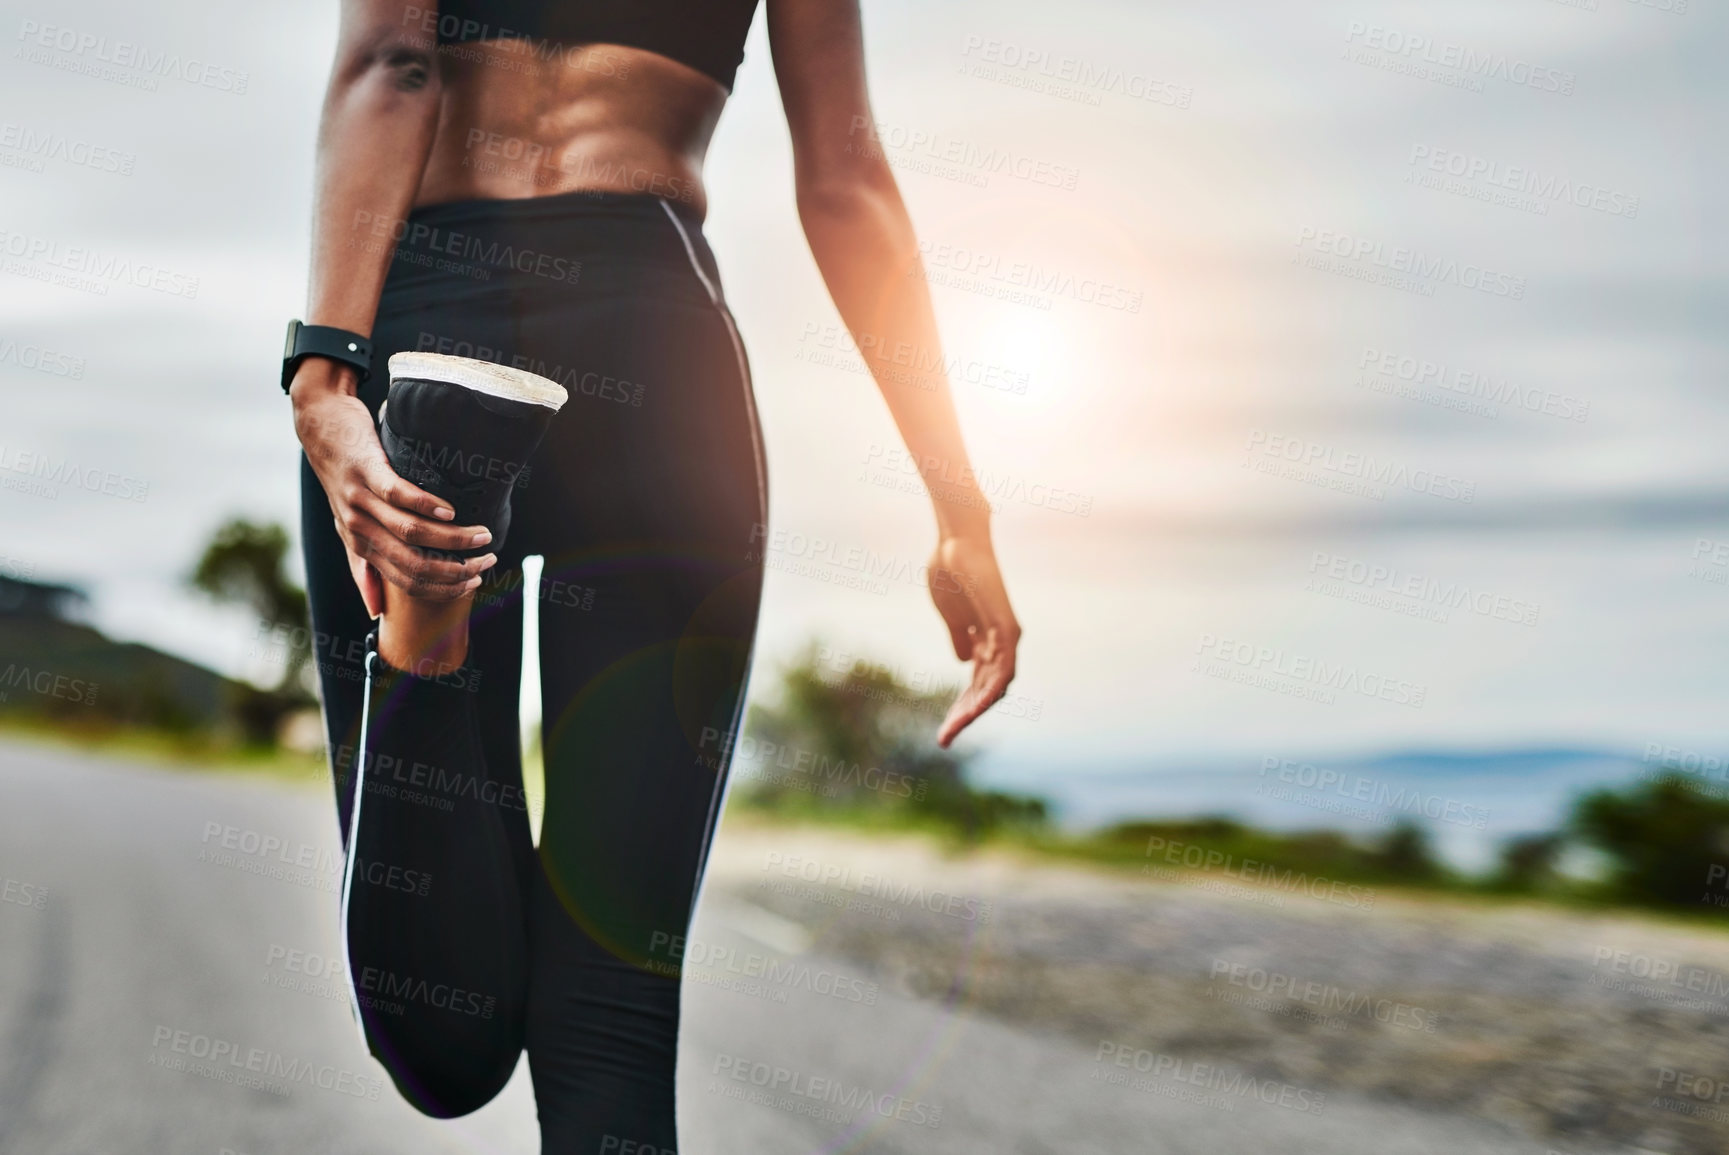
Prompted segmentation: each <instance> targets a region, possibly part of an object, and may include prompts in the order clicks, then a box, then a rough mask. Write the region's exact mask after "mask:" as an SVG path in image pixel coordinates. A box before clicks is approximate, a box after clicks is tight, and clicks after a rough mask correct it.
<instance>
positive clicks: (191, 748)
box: [0, 714, 329, 784]
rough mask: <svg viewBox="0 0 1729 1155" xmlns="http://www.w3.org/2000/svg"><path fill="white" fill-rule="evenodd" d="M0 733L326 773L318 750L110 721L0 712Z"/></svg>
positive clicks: (99, 750)
mask: <svg viewBox="0 0 1729 1155" xmlns="http://www.w3.org/2000/svg"><path fill="white" fill-rule="evenodd" d="M0 737H4V738H6V739H7V740H9V741H16V742H25V743H29V744H31V745H36V746H48V747H53V748H56V749H61V750H77V751H79V752H81V753H87V754H101V755H106V756H109V757H115V758H125V759H129V760H133V761H138V762H145V763H148V764H150V765H153V766H161V767H164V768H166V769H172V770H186V771H194V772H223V773H240V774H253V775H258V776H260V777H267V778H271V779H275V780H279V781H285V782H294V783H299V784H308V783H315V782H322V781H327V780H328V778H329V772H328V770H327V769H326V768H325V764H324V757H323V755H322V754H319V753H301V752H297V751H293V750H284V749H279V748H271V747H260V746H247V745H244V744H241V743H238V742H234V741H231V740H225V739H221V738H217V737H213V736H211V735H208V734H198V733H188V734H176V733H169V732H165V731H160V730H147V729H142V728H138V727H130V726H118V725H114V724H112V723H98V724H72V723H67V722H64V721H60V720H45V719H38V718H31V717H28V716H21V715H17V714H0Z"/></svg>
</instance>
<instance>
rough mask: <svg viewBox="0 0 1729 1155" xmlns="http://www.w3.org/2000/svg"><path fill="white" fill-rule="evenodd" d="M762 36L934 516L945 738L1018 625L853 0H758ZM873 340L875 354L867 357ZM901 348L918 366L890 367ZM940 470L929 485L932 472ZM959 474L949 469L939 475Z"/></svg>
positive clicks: (825, 256)
mask: <svg viewBox="0 0 1729 1155" xmlns="http://www.w3.org/2000/svg"><path fill="white" fill-rule="evenodd" d="M768 30H769V41H770V45H771V47H772V49H773V53H774V64H775V76H776V78H777V80H778V82H779V84H780V93H781V103H782V104H783V105H785V107H786V116H787V125H788V127H789V128H790V129H791V131H792V144H793V170H794V177H795V180H796V181H797V189H798V211H799V220H800V222H801V223H802V224H803V225H804V231H805V236H806V237H807V238H808V239H809V241H810V248H811V254H812V255H813V256H814V257H815V258H816V263H817V268H818V269H819V270H820V271H821V273H822V276H823V280H824V282H826V283H827V285H828V288H829V293H830V295H831V296H832V297H833V298H834V302H835V307H836V308H837V309H839V310H840V314H841V319H842V320H843V321H845V322H846V325H847V328H848V329H849V330H850V331H851V332H852V335H853V340H854V342H855V343H856V344H857V345H858V347H859V348H860V350H861V351H865V352H866V357H865V360H866V363H867V365H868V367H869V368H870V370H871V373H872V376H873V377H875V379H876V382H877V387H878V389H880V390H881V391H882V396H883V400H884V402H886V403H887V405H888V408H889V413H890V415H891V416H893V418H894V422H895V427H896V428H897V429H899V430H900V434H901V438H902V439H903V440H904V441H905V442H906V446H907V449H908V451H909V452H911V454H912V455H913V457H914V459H915V460H916V461H918V462H919V471H920V473H921V475H923V476H924V477H925V486H926V489H927V490H928V491H929V492H930V496H931V504H932V506H933V507H934V510H935V513H936V522H937V546H936V552H935V555H934V556H933V558H932V560H931V565H930V584H931V598H932V600H933V601H934V602H935V603H936V607H937V610H938V612H939V613H941V614H942V616H943V620H944V621H945V622H946V623H947V624H948V628H949V636H950V640H951V641H952V642H953V643H954V648H955V656H957V657H958V658H960V659H961V660H962V661H968V660H970V661H972V663H973V672H972V679H971V682H970V684H969V685H968V687H967V688H966V690H965V691H963V692H962V694H961V696H960V697H959V698H958V699H957V700H956V702H955V704H954V706H953V708H951V709H950V711H949V714H948V717H947V718H945V719H944V720H943V723H942V726H941V727H940V728H939V730H938V733H937V741H938V742H939V743H940V744H941V745H943V746H947V745H948V744H949V743H950V742H951V741H952V740H953V739H954V737H955V735H956V734H958V733H960V731H961V730H962V729H964V728H965V727H966V726H967V725H968V724H969V723H971V722H972V721H973V720H974V719H975V718H977V717H978V716H979V715H980V714H982V713H984V712H985V710H986V709H988V708H989V707H990V705H991V704H992V703H993V702H995V701H997V700H998V699H999V698H1001V697H1002V696H1003V693H1004V692H1005V691H1006V690H1007V689H1008V685H1009V682H1010V681H1011V680H1012V679H1013V678H1014V674H1015V649H1016V646H1017V645H1018V643H1019V641H1020V632H1021V631H1020V625H1019V623H1018V622H1016V620H1015V615H1014V611H1013V610H1012V609H1011V608H1010V606H1009V600H1008V594H1007V592H1006V591H1005V589H1004V588H1003V581H1002V576H1001V574H1000V573H999V571H998V569H997V562H996V555H995V551H994V549H993V548H992V545H991V532H990V506H989V504H988V503H987V502H986V501H985V499H984V495H983V494H982V493H981V492H980V491H979V488H978V485H977V482H976V481H975V480H974V479H973V474H972V468H971V465H970V463H969V462H968V460H967V451H966V445H965V443H964V442H963V441H962V439H961V430H960V422H959V420H958V419H957V417H956V415H955V407H954V400H953V398H952V397H951V396H950V393H949V386H948V381H947V379H946V377H945V376H944V374H943V370H942V364H943V360H942V346H941V341H940V339H939V338H938V336H937V328H936V318H935V316H934V314H933V313H932V310H931V301H930V290H929V288H928V287H927V285H926V283H925V279H924V277H923V276H922V275H921V274H922V272H923V270H922V264H921V261H920V259H919V252H918V240H917V238H916V237H915V236H914V235H913V227H912V221H911V220H910V219H909V218H908V217H907V211H906V206H905V204H904V203H902V201H901V196H900V189H899V188H898V187H897V186H896V184H895V180H894V175H893V173H891V172H890V171H889V167H888V162H887V160H886V159H885V158H884V156H883V155H882V152H881V150H880V149H878V148H877V147H876V145H875V142H874V134H873V133H872V132H871V131H870V128H871V126H872V125H874V123H875V121H874V119H873V118H872V116H871V109H870V97H869V95H868V94H867V92H866V89H865V76H864V43H863V34H862V31H861V29H860V26H859V11H858V0H768ZM872 350H874V351H876V353H877V354H878V355H873V354H872V352H871V351H872ZM886 350H898V351H910V352H911V355H912V357H913V358H914V360H915V363H916V364H918V365H920V366H924V365H930V366H932V368H931V369H929V370H928V371H927V370H923V369H921V370H920V372H919V374H918V375H917V376H916V377H912V378H910V379H909V378H908V377H907V376H905V375H902V374H899V373H895V372H891V370H892V368H893V362H892V360H891V361H885V360H884V358H883V356H881V355H880V354H881V353H882V352H883V351H886ZM933 474H934V475H937V476H940V477H943V478H945V480H944V481H943V482H941V483H940V484H939V483H937V482H936V481H935V480H934V478H933V476H932V475H933ZM946 479H958V480H946Z"/></svg>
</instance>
